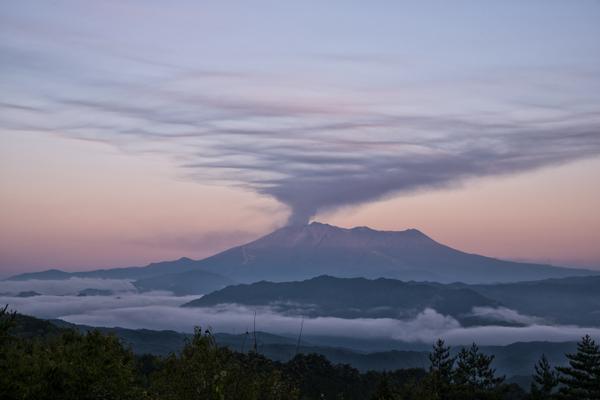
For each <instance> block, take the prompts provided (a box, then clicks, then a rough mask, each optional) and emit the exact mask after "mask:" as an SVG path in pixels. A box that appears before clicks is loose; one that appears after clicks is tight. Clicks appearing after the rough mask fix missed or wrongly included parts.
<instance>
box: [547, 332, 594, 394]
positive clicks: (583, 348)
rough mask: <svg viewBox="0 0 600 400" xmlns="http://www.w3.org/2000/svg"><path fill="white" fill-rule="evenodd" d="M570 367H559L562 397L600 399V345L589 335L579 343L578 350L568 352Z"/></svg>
mask: <svg viewBox="0 0 600 400" xmlns="http://www.w3.org/2000/svg"><path fill="white" fill-rule="evenodd" d="M566 356H567V358H568V359H569V366H568V367H559V368H557V370H558V371H559V372H560V374H561V375H560V378H559V381H560V383H562V385H563V386H562V387H561V390H560V395H561V398H564V399H573V400H575V399H577V400H592V399H594V400H598V399H600V346H598V345H597V344H596V342H595V341H594V340H593V339H592V338H591V337H590V336H589V335H586V336H584V337H583V338H582V339H581V341H580V342H579V343H577V352H576V353H575V354H567V355H566Z"/></svg>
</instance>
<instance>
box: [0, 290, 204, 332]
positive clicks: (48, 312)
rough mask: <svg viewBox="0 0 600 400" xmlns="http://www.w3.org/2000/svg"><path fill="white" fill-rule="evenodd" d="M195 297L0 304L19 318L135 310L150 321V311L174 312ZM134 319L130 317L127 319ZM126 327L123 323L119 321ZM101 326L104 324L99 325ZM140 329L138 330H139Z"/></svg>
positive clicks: (47, 297) (31, 299)
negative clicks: (153, 309)
mask: <svg viewBox="0 0 600 400" xmlns="http://www.w3.org/2000/svg"><path fill="white" fill-rule="evenodd" d="M195 298H198V296H182V297H175V296H173V295H172V294H170V293H168V292H149V293H144V294H135V293H123V294H119V295H114V296H82V297H79V296H50V295H43V296H35V297H26V298H21V297H0V304H8V305H9V308H10V309H13V310H16V311H18V312H20V313H23V314H28V315H33V316H36V317H40V318H65V319H67V320H68V319H69V316H77V315H79V316H83V315H90V316H92V315H95V313H96V312H98V313H100V314H104V315H105V316H106V317H107V318H108V317H109V316H110V315H115V316H116V315H119V310H120V309H126V310H137V312H139V313H140V314H141V315H140V316H139V318H147V319H148V320H151V319H152V318H154V317H152V316H151V315H150V314H148V313H149V312H150V311H151V307H164V308H165V309H170V310H177V309H178V307H179V306H180V305H181V304H182V303H184V302H186V301H191V300H193V299H195ZM130 317H131V318H132V319H135V318H134V316H133V315H131V316H130ZM123 323H125V324H127V321H123ZM98 325H99V326H104V325H105V324H104V323H99V324H98ZM140 327H142V326H140Z"/></svg>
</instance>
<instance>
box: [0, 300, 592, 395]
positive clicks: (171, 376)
mask: <svg viewBox="0 0 600 400" xmlns="http://www.w3.org/2000/svg"><path fill="white" fill-rule="evenodd" d="M7 310H8V308H7V307H0V399H2V400H4V399H6V400H11V399H20V400H27V399H36V400H37V399H39V400H45V399H61V400H62V399H65V400H71V399H73V400H74V399H84V400H86V399H90V400H96V399H98V400H99V399H103V400H110V399H119V400H128V399H140V400H144V399H147V400H187V399H190V400H191V399H194V400H196V399H201V400H213V399H214V400H230V399H231V400H246V399H247V400H271V399H272V400H288V399H291V400H293V399H298V400H313V399H315V400H316V399H323V400H324V399H330V400H363V399H372V400H458V399H460V400H486V399H489V400H524V399H526V398H528V399H534V400H535V399H551V398H554V397H556V398H565V399H582V400H586V399H587V400H591V399H600V395H599V393H600V390H599V388H598V385H599V384H600V349H599V346H598V345H596V343H595V342H594V341H593V340H592V339H591V338H590V337H589V336H586V337H584V338H583V339H582V340H581V342H580V343H579V344H578V347H577V352H576V353H575V354H568V355H567V357H568V359H569V367H565V368H560V369H559V371H560V376H558V375H557V373H556V372H555V371H554V370H553V369H552V368H551V366H550V363H549V362H548V360H547V359H546V357H544V356H542V358H541V359H540V361H539V362H538V363H537V364H536V366H535V375H534V383H533V385H532V391H531V395H530V396H529V397H526V394H525V392H524V391H523V390H522V389H521V388H520V387H519V386H517V385H515V384H510V385H508V384H505V383H503V379H504V378H503V377H497V376H496V375H495V370H494V369H493V368H492V362H493V357H492V356H487V355H485V354H482V353H481V352H480V351H479V348H478V347H477V346H476V345H475V344H473V345H472V346H471V347H470V348H464V349H462V350H461V351H460V352H459V354H458V356H457V357H456V359H455V358H453V357H451V356H450V354H451V352H450V348H449V347H448V346H446V345H445V343H444V342H443V341H441V340H438V341H437V342H436V343H435V345H434V346H433V349H432V352H431V354H430V355H429V361H430V366H429V369H428V371H425V370H423V369H400V370H396V371H390V372H375V371H370V372H367V373H360V372H359V371H358V370H356V369H355V368H352V367H351V366H349V365H342V364H332V363H331V362H330V361H329V360H327V359H326V358H325V357H323V356H321V355H316V354H298V355H296V356H295V357H294V358H293V359H292V360H290V361H288V362H285V363H281V362H275V361H272V360H270V359H268V358H266V357H264V356H262V355H260V354H258V353H257V352H249V353H239V352H234V351H231V350H229V349H227V348H225V347H221V346H218V345H217V343H216V341H215V339H214V336H213V335H212V334H211V333H210V332H209V331H205V332H202V331H201V330H200V329H196V331H195V333H194V335H193V336H192V337H191V338H190V339H189V340H188V342H187V343H186V344H185V346H184V348H183V349H182V351H181V352H180V353H178V354H171V355H169V356H167V357H158V356H152V355H143V356H139V357H137V358H136V357H134V356H133V354H132V352H131V351H130V350H129V349H126V348H124V347H123V345H122V343H121V342H120V341H119V340H118V339H117V338H116V337H115V336H112V335H105V334H103V333H101V332H100V331H96V330H93V331H89V332H87V333H79V332H76V331H74V330H70V329H58V330H57V328H56V327H52V326H51V325H50V324H48V323H47V322H46V321H42V320H37V319H35V318H31V317H25V316H20V315H16V314H14V313H10V312H8V311H7ZM557 379H559V381H560V384H561V386H560V393H558V394H555V392H556V387H557V382H558V381H557Z"/></svg>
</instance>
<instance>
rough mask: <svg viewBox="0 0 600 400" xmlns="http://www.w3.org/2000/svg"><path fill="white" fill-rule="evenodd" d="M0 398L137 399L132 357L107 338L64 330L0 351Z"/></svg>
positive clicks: (19, 341)
mask: <svg viewBox="0 0 600 400" xmlns="http://www.w3.org/2000/svg"><path fill="white" fill-rule="evenodd" d="M0 370H1V371H2V374H1V375H0V398H2V399H37V400H43V399H65V400H69V399H73V400H76V399H90V400H91V399H139V398H142V397H143V393H142V392H141V391H140V390H138V389H137V385H136V384H135V376H136V372H135V365H134V358H133V354H132V353H131V352H130V351H128V350H125V349H124V348H123V347H122V346H121V344H120V343H119V341H118V340H117V339H116V338H115V337H112V336H104V335H102V334H100V333H99V332H90V333H88V334H86V335H81V334H79V333H77V332H74V331H66V332H64V333H63V334H62V335H60V336H58V337H55V338H52V339H49V340H47V341H40V340H24V339H18V338H11V340H10V341H9V342H8V341H5V342H4V344H3V346H2V348H1V349H0Z"/></svg>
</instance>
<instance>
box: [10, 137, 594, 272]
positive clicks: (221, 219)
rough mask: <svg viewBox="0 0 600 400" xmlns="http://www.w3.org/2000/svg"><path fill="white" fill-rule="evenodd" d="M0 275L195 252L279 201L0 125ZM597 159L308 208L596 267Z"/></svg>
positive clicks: (522, 256) (256, 222) (238, 235)
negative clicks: (7, 131)
mask: <svg viewBox="0 0 600 400" xmlns="http://www.w3.org/2000/svg"><path fill="white" fill-rule="evenodd" d="M1 138H2V139H1V140H2V142H1V143H0V145H1V146H0V148H1V149H2V150H1V152H2V157H1V161H0V163H1V164H0V165H1V168H0V184H1V187H2V188H3V194H2V196H1V197H0V219H1V220H2V221H3V223H2V224H1V225H0V265H1V270H2V273H3V274H4V275H8V274H11V273H16V272H22V271H31V270H38V269H41V268H49V267H57V268H62V269H65V270H85V269H92V268H97V267H112V266H129V265H145V264H146V263H149V262H152V261H159V260H165V259H175V258H179V257H182V256H188V257H192V258H202V257H205V256H208V255H210V254H213V253H215V252H218V251H220V250H223V249H226V248H228V247H229V246H233V245H237V244H241V243H244V242H246V241H249V240H252V239H253V238H255V237H258V236H260V235H262V234H265V233H268V232H269V231H271V230H273V229H275V228H277V227H279V226H282V225H283V224H284V223H285V220H286V218H287V214H288V210H287V209H286V207H285V206H283V205H281V204H279V203H277V202H276V201H274V200H273V199H271V198H268V197H266V196H258V195H256V194H254V193H252V192H250V191H244V190H240V189H234V188H228V187H222V186H215V185H206V184H200V183H197V182H194V181H191V180H189V179H185V178H184V177H182V176H181V171H180V170H179V169H177V168H176V167H175V166H173V165H172V164H171V163H170V162H169V161H168V160H164V159H161V158H157V157H155V156H140V155H130V154H125V153H122V152H119V151H118V150H115V149H114V148H113V147H111V146H109V145H104V144H98V143H92V142H84V141H76V140H70V139H64V138H57V137H54V136H51V135H47V134H40V133H19V134H11V135H3V136H2V137H1ZM599 181H600V159H598V158H596V159H590V160H583V161H578V162H574V163H569V164H565V165H562V166H557V167H551V168H545V169H541V170H537V171H534V172H528V173H522V174H518V175H514V176H507V177H494V178H479V179H474V180H471V181H468V182H466V183H464V184H463V185H462V186H461V187H458V188H453V189H446V190H443V189H440V190H424V191H421V192H417V193H413V194H408V195H406V194H405V195H402V196H390V197H389V198H387V199H385V200H380V201H375V202H372V203H369V204H365V205H362V206H353V207H346V208H342V209H339V210H336V211H335V212H333V213H324V214H322V215H318V216H317V217H316V218H315V219H316V220H320V221H323V222H328V223H331V224H335V225H339V226H344V227H351V226H360V225H367V226H370V227H373V228H376V229H386V230H402V229H407V228H413V227H414V228H418V229H420V230H422V231H423V232H425V233H426V234H428V235H430V236H431V237H433V238H434V239H436V240H438V241H440V242H442V243H445V244H448V245H450V246H453V247H456V248H458V249H461V250H464V251H468V252H474V253H480V254H484V255H489V256H496V257H501V258H507V259H516V260H531V261H540V262H548V263H554V264H559V265H561V264H562V265H573V266H589V267H598V266H600V248H599V246H598V237H599V236H598V232H600V213H599V212H598V204H599V199H600V185H594V184H590V182H599Z"/></svg>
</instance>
